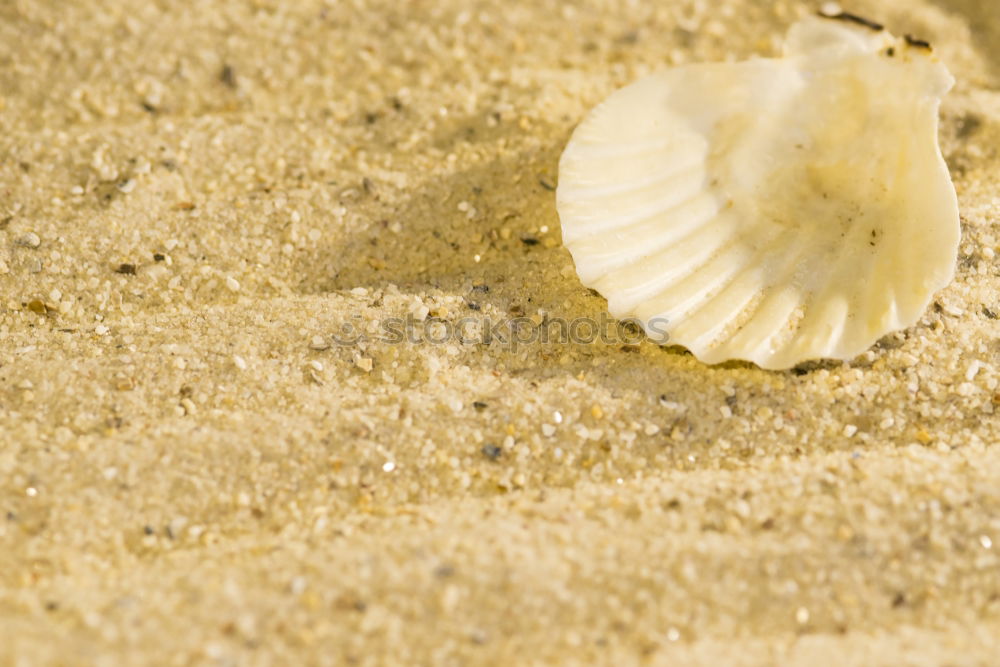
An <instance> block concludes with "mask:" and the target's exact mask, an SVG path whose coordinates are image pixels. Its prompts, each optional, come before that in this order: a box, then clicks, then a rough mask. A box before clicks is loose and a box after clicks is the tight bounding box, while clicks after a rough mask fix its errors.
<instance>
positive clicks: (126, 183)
mask: <svg viewBox="0 0 1000 667" xmlns="http://www.w3.org/2000/svg"><path fill="white" fill-rule="evenodd" d="M118 190H119V192H123V193H125V194H128V193H130V192H132V191H133V190H135V179H134V178H126V179H125V180H123V181H119V182H118Z"/></svg>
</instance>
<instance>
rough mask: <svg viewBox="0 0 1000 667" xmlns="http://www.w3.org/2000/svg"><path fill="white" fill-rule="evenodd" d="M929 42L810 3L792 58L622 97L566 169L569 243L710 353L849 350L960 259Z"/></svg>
mask: <svg viewBox="0 0 1000 667" xmlns="http://www.w3.org/2000/svg"><path fill="white" fill-rule="evenodd" d="M953 83H954V80H953V79H952V77H951V75H950V74H949V73H948V71H947V69H946V68H945V67H944V65H942V64H941V63H940V62H938V60H937V58H936V57H935V56H934V55H933V53H932V52H931V51H930V50H929V49H928V48H926V45H924V44H922V43H919V42H915V41H913V40H910V39H909V38H908V39H907V40H901V39H896V38H894V37H892V36H891V35H889V34H888V33H886V32H884V31H881V30H875V29H872V28H870V27H865V26H863V25H860V24H856V23H853V22H850V21H844V20H839V21H838V20H830V19H829V18H819V17H815V18H808V19H805V20H804V21H801V22H799V23H797V24H795V25H794V26H793V27H792V29H791V31H790V32H789V35H788V38H787V43H786V48H785V55H784V57H782V58H773V59H754V60H749V61H745V62H740V63H718V64H699V65H686V66H680V67H675V68H672V69H669V70H666V71H664V72H661V73H658V74H654V75H652V76H649V77H647V78H645V79H642V80H640V81H638V82H636V83H634V84H632V85H630V86H628V87H626V88H623V89H622V90H619V91H618V92H616V93H614V94H613V95H611V97H610V98H608V99H607V100H606V101H605V102H604V103H602V104H601V105H600V106H598V107H597V108H596V109H594V110H593V111H592V112H591V113H590V115H589V116H588V117H587V118H586V119H585V120H584V121H583V122H582V123H581V124H580V126H579V127H578V128H577V129H576V131H575V132H574V134H573V137H572V139H571V140H570V142H569V144H568V145H567V147H566V150H565V152H564V153H563V156H562V159H561V161H560V165H559V181H560V182H559V188H558V192H557V205H558V210H559V216H560V219H561V222H562V236H563V242H564V243H565V245H566V246H567V248H568V249H569V250H570V252H571V254H572V255H573V259H574V262H575V263H576V268H577V272H578V274H579V276H580V280H581V281H582V282H583V283H584V284H585V285H588V286H590V287H593V288H595V289H597V290H598V291H599V292H600V293H601V294H602V295H604V296H605V297H606V298H607V300H608V310H609V311H610V312H611V313H612V314H613V315H614V316H615V317H619V318H636V319H637V320H638V321H640V322H641V323H642V324H643V326H644V328H645V329H646V332H647V333H648V334H649V335H650V336H651V337H652V338H653V339H654V340H657V341H660V342H664V343H665V342H668V341H669V342H670V343H672V344H679V345H683V346H685V347H687V348H688V349H689V350H691V351H692V352H693V353H694V354H695V356H697V357H698V358H699V359H700V360H702V361H704V362H707V363H717V362H721V361H725V360H727V359H745V360H749V361H753V362H756V363H757V364H758V365H760V366H762V367H764V368H771V369H777V368H788V367H790V366H793V365H795V364H797V363H799V362H801V361H804V360H807V359H816V358H821V357H828V358H837V359H848V358H851V357H854V356H856V355H857V354H860V353H861V352H863V351H864V350H866V349H867V348H868V347H870V346H871V345H872V344H873V343H874V342H875V341H877V340H878V339H879V338H880V337H882V336H883V335H885V334H886V333H888V332H890V331H893V330H896V329H901V328H904V327H907V326H910V325H911V324H913V323H914V322H916V320H917V319H918V318H919V317H920V316H921V314H922V313H923V312H924V310H925V309H926V307H927V305H928V303H929V301H930V299H931V298H932V295H933V293H934V292H935V291H936V290H938V289H940V288H942V287H944V286H945V285H947V284H948V283H949V282H950V281H951V279H952V277H953V274H954V265H955V258H956V254H957V248H958V240H959V216H958V202H957V198H956V196H955V189H954V187H953V185H952V183H951V179H950V178H949V175H948V169H947V166H946V165H945V162H944V159H943V158H942V157H941V152H940V149H939V148H938V144H937V126H938V107H939V105H940V100H941V98H942V97H943V96H944V94H945V93H946V92H947V91H948V90H949V89H950V88H951V86H952V85H953Z"/></svg>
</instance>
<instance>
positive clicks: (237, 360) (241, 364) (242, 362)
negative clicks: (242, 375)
mask: <svg viewBox="0 0 1000 667" xmlns="http://www.w3.org/2000/svg"><path fill="white" fill-rule="evenodd" d="M233 365H235V366H236V368H238V369H240V370H241V371H245V370H246V369H247V362H246V359H244V358H243V357H241V356H240V355H238V354H234V355H233Z"/></svg>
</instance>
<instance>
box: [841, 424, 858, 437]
mask: <svg viewBox="0 0 1000 667" xmlns="http://www.w3.org/2000/svg"><path fill="white" fill-rule="evenodd" d="M857 432H858V427H857V426H855V425H854V424H845V425H844V436H845V437H848V438H850V437H852V436H853V435H854V434H855V433H857Z"/></svg>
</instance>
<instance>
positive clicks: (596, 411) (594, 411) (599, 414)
mask: <svg viewBox="0 0 1000 667" xmlns="http://www.w3.org/2000/svg"><path fill="white" fill-rule="evenodd" d="M590 414H591V415H592V416H593V417H594V419H602V418H603V417H604V410H602V409H601V406H599V405H597V404H596V403H595V404H594V405H593V406H591V408H590Z"/></svg>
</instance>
